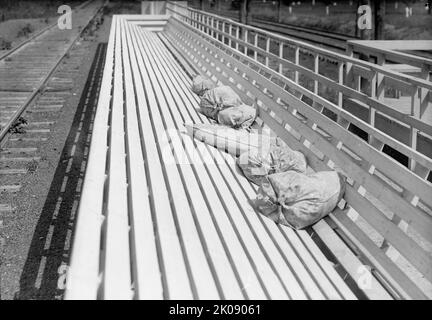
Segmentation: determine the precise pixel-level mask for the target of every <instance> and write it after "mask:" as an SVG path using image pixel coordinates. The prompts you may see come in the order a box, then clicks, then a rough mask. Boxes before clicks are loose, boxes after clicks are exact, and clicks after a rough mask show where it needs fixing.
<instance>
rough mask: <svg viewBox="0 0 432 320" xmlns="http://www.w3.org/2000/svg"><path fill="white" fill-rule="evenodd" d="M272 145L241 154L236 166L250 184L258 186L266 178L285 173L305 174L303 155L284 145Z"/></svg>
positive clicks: (305, 164) (305, 165) (305, 166)
mask: <svg viewBox="0 0 432 320" xmlns="http://www.w3.org/2000/svg"><path fill="white" fill-rule="evenodd" d="M280 144H281V145H277V144H275V143H272V145H271V146H270V149H268V150H265V149H251V150H249V151H247V152H245V153H242V154H241V155H240V157H239V158H238V159H237V165H238V166H239V167H240V169H241V170H242V171H243V174H244V175H245V177H246V178H248V179H249V180H250V181H251V182H253V183H255V184H256V185H258V186H260V185H261V183H262V182H263V181H265V180H266V176H268V175H270V174H273V173H278V172H285V171H289V170H292V171H296V172H300V173H305V172H306V168H307V163H306V158H305V156H304V155H303V153H301V152H299V151H294V150H292V149H291V148H290V147H288V146H287V145H286V144H285V143H283V142H282V143H280Z"/></svg>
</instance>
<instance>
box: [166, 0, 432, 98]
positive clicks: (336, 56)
mask: <svg viewBox="0 0 432 320" xmlns="http://www.w3.org/2000/svg"><path fill="white" fill-rule="evenodd" d="M167 3H168V4H172V5H174V6H176V7H180V8H183V9H186V10H188V11H191V12H196V13H199V14H202V15H205V16H209V17H213V18H216V19H218V20H220V21H225V22H229V23H231V24H232V25H235V26H237V27H241V28H245V29H248V30H252V31H254V32H256V33H261V34H264V35H266V36H268V37H271V38H273V39H275V40H278V41H281V42H286V43H289V44H292V45H295V46H299V47H302V48H303V49H308V50H310V51H312V52H314V53H318V54H321V55H325V56H328V57H331V58H334V59H335V60H338V61H343V62H345V63H352V64H355V65H359V66H362V67H366V68H369V69H372V70H374V71H376V72H379V73H381V74H383V75H387V76H391V77H393V78H396V79H399V80H403V81H406V82H408V83H410V84H413V85H416V86H419V87H422V88H427V89H429V90H432V83H431V82H429V81H426V80H422V79H418V78H416V77H412V76H409V75H406V74H403V73H399V72H395V71H391V70H388V69H387V68H385V67H381V66H379V65H376V64H373V63H371V62H368V61H364V60H360V59H357V58H354V57H350V56H347V55H343V54H340V53H337V52H333V51H330V50H327V49H324V48H320V47H316V46H314V45H311V44H309V43H306V42H303V41H299V40H294V39H291V38H288V37H286V36H283V35H279V34H276V33H273V32H270V31H266V30H263V29H260V28H256V27H253V26H249V25H245V24H243V23H240V22H236V21H234V20H232V19H229V18H225V17H221V16H218V15H215V14H212V13H208V12H205V11H202V10H197V9H193V8H189V7H187V6H184V5H182V4H178V3H175V2H172V1H167ZM167 10H169V11H173V12H175V10H173V9H172V8H170V7H169V6H167Z"/></svg>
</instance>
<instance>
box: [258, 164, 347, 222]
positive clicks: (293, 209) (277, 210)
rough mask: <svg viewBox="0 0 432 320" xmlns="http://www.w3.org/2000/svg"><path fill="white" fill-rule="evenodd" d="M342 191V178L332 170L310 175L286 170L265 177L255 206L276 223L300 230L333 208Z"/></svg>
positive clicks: (343, 184)
mask: <svg viewBox="0 0 432 320" xmlns="http://www.w3.org/2000/svg"><path fill="white" fill-rule="evenodd" d="M344 192H345V178H344V177H343V176H342V175H341V174H340V173H337V172H336V171H322V172H317V173H315V174H311V175H305V174H302V173H298V172H294V171H287V172H281V173H275V174H272V175H269V176H268V177H267V180H266V181H265V182H263V183H262V185H261V187H260V189H259V191H258V195H257V198H256V200H255V205H256V207H257V208H258V210H259V211H260V212H261V213H262V214H264V215H265V216H267V217H268V218H270V219H272V220H273V221H275V222H276V223H280V224H283V225H286V226H289V227H291V228H294V229H302V228H305V227H308V226H310V225H312V224H314V223H315V222H317V221H318V220H320V219H322V218H323V217H325V216H326V215H328V214H329V213H330V212H331V211H333V209H334V208H335V207H336V206H337V204H338V203H339V201H340V199H341V198H342V196H343V194H344Z"/></svg>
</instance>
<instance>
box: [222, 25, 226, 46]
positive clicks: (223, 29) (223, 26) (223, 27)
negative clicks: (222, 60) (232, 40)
mask: <svg viewBox="0 0 432 320" xmlns="http://www.w3.org/2000/svg"><path fill="white" fill-rule="evenodd" d="M222 42H223V44H225V21H222Z"/></svg>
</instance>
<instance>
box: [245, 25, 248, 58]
mask: <svg viewBox="0 0 432 320" xmlns="http://www.w3.org/2000/svg"><path fill="white" fill-rule="evenodd" d="M244 41H245V43H248V29H244ZM247 52H248V47H247V45H246V44H245V45H244V54H245V55H247Z"/></svg>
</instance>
